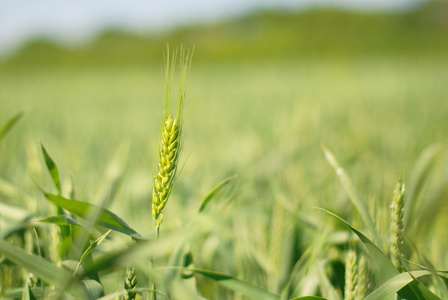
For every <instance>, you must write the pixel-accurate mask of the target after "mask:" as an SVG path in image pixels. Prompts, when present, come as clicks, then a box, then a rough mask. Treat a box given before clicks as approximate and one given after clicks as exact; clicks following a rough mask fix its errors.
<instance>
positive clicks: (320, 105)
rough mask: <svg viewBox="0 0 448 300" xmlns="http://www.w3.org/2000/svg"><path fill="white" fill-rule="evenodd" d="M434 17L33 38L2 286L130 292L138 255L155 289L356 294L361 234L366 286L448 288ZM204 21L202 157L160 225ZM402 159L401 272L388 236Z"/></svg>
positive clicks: (22, 91) (13, 85) (12, 169)
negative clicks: (165, 119)
mask: <svg viewBox="0 0 448 300" xmlns="http://www.w3.org/2000/svg"><path fill="white" fill-rule="evenodd" d="M430 14H431V13H430V12H428V11H426V12H425V11H419V12H417V11H414V12H408V13H403V14H400V15H398V17H397V15H396V14H392V13H391V14H383V13H377V14H372V15H370V16H360V15H358V14H356V13H346V12H333V11H308V12H305V13H303V14H301V15H295V14H287V15H281V14H277V13H267V12H260V13H257V14H254V15H253V16H250V17H247V18H241V19H235V20H232V21H231V22H230V21H229V22H228V23H225V24H217V25H209V26H207V27H197V28H187V29H184V30H181V31H180V32H179V33H178V35H176V34H173V36H175V37H174V38H173V39H171V38H172V37H173V36H171V37H167V36H164V37H163V38H160V40H162V39H163V40H164V41H163V42H162V41H157V39H159V38H157V37H155V38H154V39H153V40H152V41H147V40H145V39H139V38H132V37H128V36H126V35H118V36H117V35H113V34H108V35H105V36H104V37H102V38H101V39H100V40H99V41H98V42H97V43H96V44H94V45H92V47H91V48H87V49H85V50H83V51H79V52H70V51H65V50H60V49H56V48H54V49H48V46H46V45H34V46H30V48H27V49H25V50H24V52H23V53H21V54H19V55H18V56H17V57H16V58H14V59H13V60H11V61H10V62H7V63H5V64H3V65H2V68H1V69H0V81H1V82H2V89H0V98H1V99H2V104H1V106H2V114H5V115H7V114H10V115H13V114H14V113H15V112H16V111H17V110H18V109H23V107H27V108H29V107H31V109H27V111H29V112H28V114H27V119H26V120H24V122H25V123H23V126H18V127H16V128H15V129H17V131H16V132H14V133H15V134H14V135H12V134H11V135H8V138H7V140H8V143H3V142H2V143H1V144H0V152H1V154H2V155H1V156H0V237H1V239H2V241H0V253H1V256H0V263H1V264H0V284H1V285H0V287H1V290H0V291H1V293H0V294H1V297H6V298H8V297H10V298H21V297H22V296H24V297H28V298H30V299H31V297H32V295H34V296H35V297H36V298H37V299H42V298H48V297H56V298H57V297H59V296H61V293H64V296H65V297H67V298H69V297H70V296H69V295H70V294H72V295H75V297H76V298H91V299H95V298H99V297H102V299H114V298H115V297H121V296H124V295H126V291H124V289H123V288H124V286H125V285H124V283H125V279H126V277H125V274H126V269H128V268H129V267H134V269H133V271H134V272H132V273H133V274H132V278H131V279H132V280H131V281H130V282H132V283H137V286H132V285H129V286H132V287H133V289H132V292H133V293H134V292H135V293H136V294H135V295H137V296H136V297H140V296H141V297H142V298H143V299H148V298H149V295H150V294H154V295H157V299H159V298H161V299H164V298H167V299H173V298H174V299H175V298H176V297H177V298H178V299H250V298H253V299H282V300H284V299H285V300H287V299H298V300H299V299H300V300H301V299H303V300H307V299H310V300H311V299H329V300H342V299H344V287H345V286H344V278H345V276H344V275H345V273H346V270H345V267H344V264H345V261H346V257H347V253H348V250H349V249H350V250H353V251H355V252H356V253H357V255H358V257H363V258H364V260H363V265H364V267H361V261H360V260H358V262H359V264H358V265H357V266H356V269H357V271H358V275H359V276H360V277H361V275H360V273H361V269H362V270H363V272H364V273H363V275H362V277H363V278H368V279H369V282H368V284H367V283H366V284H365V286H363V287H362V288H363V291H362V293H364V294H365V295H366V297H367V299H385V298H388V297H393V296H395V294H397V293H398V294H399V295H400V296H402V297H403V298H407V299H439V298H440V299H445V298H447V297H448V293H447V282H448V280H447V279H446V273H443V272H438V271H436V270H446V269H448V266H447V265H446V263H447V253H446V249H447V247H448V242H447V240H446V228H448V223H447V220H446V218H445V217H444V216H446V212H447V211H448V207H447V206H446V197H447V195H448V180H447V178H448V176H446V175H447V174H448V155H447V150H446V132H448V123H447V122H446V115H447V113H448V106H447V102H446V94H447V89H446V80H445V78H447V77H448V73H447V71H446V70H448V68H447V66H448V61H447V59H446V57H444V56H439V55H438V54H437V53H439V52H440V53H442V52H443V51H445V49H446V48H445V47H446V46H445V44H446V40H445V39H446V37H440V30H441V29H440V28H441V27H440V26H443V25H440V24H438V23H437V24H435V23H431V22H432V21H431V22H429V21H428V20H432V19H428V18H429V17H428V16H429V15H430ZM411 17H412V18H414V17H416V18H415V19H412V18H411ZM341 20H343V21H341ZM428 22H429V23H428ZM232 24H236V25H234V27H232ZM405 24H406V26H405ZM246 25H248V26H246ZM348 25H350V26H348ZM408 25H409V26H410V27H408ZM411 25H412V26H411ZM251 26H252V27H251ZM257 26H259V27H257ZM241 28H245V30H246V31H240V30H239V29H241ZM328 28H331V30H329V31H328V32H329V33H330V35H327V34H328V33H325V32H326V31H327V30H326V29H328ZM417 28H419V30H417ZM399 29H400V30H399ZM251 30H252V31H251ZM400 32H401V33H402V35H400V34H399V33H400ZM217 33H219V34H217ZM244 34H246V36H242V35H244ZM332 34H333V36H332ZM186 36H190V38H191V41H195V43H196V49H197V50H196V58H197V64H195V68H194V72H193V74H192V78H191V88H190V90H189V91H190V94H189V100H188V105H186V107H185V112H184V113H185V119H184V122H185V124H184V129H185V136H184V141H183V142H184V144H183V145H184V146H183V149H184V154H186V155H184V158H183V160H184V161H182V160H181V161H180V162H179V173H178V175H179V177H176V180H177V183H176V186H175V187H174V188H173V189H172V194H171V196H170V197H172V199H173V201H171V202H170V205H168V206H167V207H165V209H166V212H167V213H168V212H169V215H170V217H169V218H167V219H166V220H165V221H164V222H165V223H164V234H163V235H162V236H161V237H160V238H159V239H158V240H157V239H156V237H155V235H154V233H153V230H152V228H151V223H152V220H151V207H150V206H151V193H152V181H153V180H152V178H153V173H152V164H153V157H155V156H156V155H157V151H158V150H159V149H158V147H157V144H156V143H157V140H158V136H157V135H158V134H159V132H158V130H157V128H159V125H160V124H159V120H160V115H161V114H160V101H159V100H160V98H161V97H160V92H161V88H160V86H162V84H161V81H162V79H161V78H160V66H159V65H160V64H159V61H160V57H161V55H160V52H161V50H162V49H164V48H165V38H169V39H170V40H172V41H173V40H175V39H177V38H178V39H179V40H180V39H185V40H186V41H187V42H188V41H189V40H188V39H187V38H185V37H186ZM210 36H217V37H219V38H217V39H215V40H210V39H209V38H208V37H210ZM253 36H255V38H253V39H251V37H253ZM292 36H294V38H291V37H292ZM200 37H204V38H203V39H199V38H200ZM362 37H365V38H362ZM374 37H377V38H376V40H375V39H374ZM121 40H126V41H127V43H121V42H120V41H121ZM196 41H199V42H196ZM273 41H277V42H276V43H274V42H273ZM162 44H163V45H162ZM386 44H387V45H386ZM416 44H419V45H421V46H419V47H414V46H415V45H416ZM115 46H116V47H115ZM139 47H141V48H139ZM159 47H160V49H159ZM137 48H138V49H137ZM142 49H144V51H145V52H143V50H142ZM242 49H244V51H242ZM31 50H32V51H31ZM440 53H439V54H440ZM443 53H444V52H443ZM134 54H135V55H134ZM118 57H120V59H118ZM41 58H42V60H40V61H39V59H41ZM50 58H51V59H50ZM115 59H116V60H115ZM152 59H154V60H156V61H157V65H156V67H154V65H152V63H151V61H152ZM55 61H57V64H56V63H54V62H55ZM218 61H219V62H218ZM211 62H213V63H211ZM123 66H126V67H125V68H124V67H123ZM24 87H26V88H24ZM164 92H165V91H162V93H164ZM0 117H3V115H2V116H0ZM5 119H7V118H5ZM16 119H17V120H18V118H16ZM8 124H13V123H11V122H10V123H8ZM8 126H9V127H8ZM8 126H6V127H4V128H12V125H8ZM24 128H25V129H26V130H24ZM3 132H7V131H3ZM38 140H43V141H45V145H46V146H47V149H52V151H51V153H52V156H53V155H54V156H53V157H56V155H57V157H58V159H57V163H58V164H57V165H56V162H55V161H54V160H53V159H52V158H51V156H50V155H49V153H48V152H47V151H46V149H45V148H44V147H43V146H42V145H39V143H38V142H36V141H38ZM123 140H124V143H123ZM128 140H129V141H130V143H128V142H127V141H128ZM5 141H6V140H5ZM321 143H324V144H325V145H328V147H329V148H331V150H332V152H330V151H329V150H327V149H324V155H322V151H320V150H319V145H320V144H321ZM434 143H438V144H437V145H436V146H431V145H433V144H434ZM119 145H125V146H126V147H123V148H122V147H120V146H119ZM41 152H42V153H43V156H42V155H41V154H40V153H41ZM128 152H129V154H130V155H129V159H127V155H126V154H127V153H128ZM114 153H116V155H114ZM333 153H334V154H333ZM109 156H113V157H114V158H113V159H112V161H111V162H110V163H106V159H105V158H106V157H109ZM335 157H338V159H337V160H336V159H335ZM125 158H126V159H125ZM325 158H327V160H328V162H330V165H328V163H327V162H326V161H325ZM414 162H415V164H414ZM59 171H61V173H60V172H59ZM335 172H336V175H335V174H334V173H335ZM30 174H31V175H32V176H30ZM48 174H50V176H48ZM65 174H68V176H65ZM232 174H239V177H238V180H233V178H234V177H228V176H230V175H232ZM400 175H402V178H403V182H405V183H406V187H407V194H406V201H405V203H404V206H405V207H404V215H403V218H404V220H405V221H404V222H405V227H404V230H405V247H404V249H403V251H402V256H403V261H402V263H403V266H404V268H405V269H404V270H403V272H402V273H400V271H399V270H397V269H396V268H395V267H394V265H393V264H392V262H391V253H389V252H388V249H390V236H389V235H390V233H389V228H390V222H391V218H390V209H389V206H390V200H391V192H392V190H393V187H394V183H395V182H396V179H397V178H398V177H399V176H400ZM31 178H32V179H31ZM68 178H69V179H68ZM222 178H227V179H226V180H224V181H223V182H221V184H219V185H218V186H216V183H217V182H220V181H221V180H222ZM36 182H38V183H39V186H42V187H37V186H36V184H35V183H36ZM55 186H56V190H57V194H53V193H50V192H48V191H51V190H52V189H53V190H54V187H55ZM215 186H216V187H215ZM213 187H215V188H213ZM42 190H44V193H42ZM74 190H76V194H77V196H76V197H74ZM210 191H211V192H210ZM67 195H70V196H67ZM115 198H116V201H114V202H113V203H112V199H115ZM75 199H89V202H83V201H79V200H75ZM56 206H58V207H60V210H59V212H58V211H57V209H56ZM198 207H199V212H200V213H198ZM313 207H325V208H326V209H327V210H328V211H333V212H334V214H335V215H337V216H340V219H341V220H342V221H344V222H345V223H344V222H340V220H338V219H337V218H331V217H329V216H328V215H327V214H322V213H321V212H319V211H316V210H315V209H313ZM124 220H126V222H125V221H124ZM128 224H129V225H128ZM60 226H61V227H60ZM63 226H64V227H63ZM62 228H66V229H69V230H68V231H66V232H65V234H67V236H66V237H68V241H69V242H70V243H71V244H70V245H65V242H64V239H63V232H62V231H61V229H62ZM104 228H106V229H107V230H112V231H111V232H109V231H108V233H106V234H105V231H106V230H105V229H104ZM137 231H138V233H137ZM120 233H123V234H120ZM106 235H107V238H105V236H106ZM64 249H66V250H64ZM150 258H153V261H152V262H151V263H150V260H151V259H150ZM410 262H412V263H410ZM61 265H62V266H63V267H61ZM77 266H79V269H78V270H77V272H75V273H76V275H74V274H73V271H74V270H75V269H76V267H77ZM67 269H69V271H67ZM353 269H355V268H353ZM134 275H135V277H134ZM32 276H34V278H38V280H37V282H36V287H34V286H30V285H28V281H27V280H28V278H31V277H32ZM360 277H358V278H357V282H359V280H360V279H359V278H360ZM134 279H135V280H134ZM341 279H342V280H341ZM150 281H152V282H154V284H155V285H154V286H153V285H151V283H150Z"/></svg>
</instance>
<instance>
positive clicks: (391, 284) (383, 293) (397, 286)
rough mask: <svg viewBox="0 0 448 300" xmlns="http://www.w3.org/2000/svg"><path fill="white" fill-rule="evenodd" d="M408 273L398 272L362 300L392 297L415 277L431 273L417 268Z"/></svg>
mask: <svg viewBox="0 0 448 300" xmlns="http://www.w3.org/2000/svg"><path fill="white" fill-rule="evenodd" d="M410 273H411V274H412V276H411V275H410V274H409V273H407V272H406V273H401V274H398V275H396V276H394V277H392V278H391V279H389V280H388V281H386V282H385V283H384V284H383V285H381V286H380V287H378V288H377V289H376V290H374V291H373V292H372V293H371V294H370V295H368V296H367V297H366V298H365V299H364V300H382V299H392V297H393V296H394V295H395V294H396V293H397V292H398V291H399V290H401V289H402V288H403V287H405V286H406V285H408V284H409V283H411V282H413V281H414V279H415V278H419V277H422V276H426V275H433V273H431V272H430V271H425V270H419V271H411V272H410Z"/></svg>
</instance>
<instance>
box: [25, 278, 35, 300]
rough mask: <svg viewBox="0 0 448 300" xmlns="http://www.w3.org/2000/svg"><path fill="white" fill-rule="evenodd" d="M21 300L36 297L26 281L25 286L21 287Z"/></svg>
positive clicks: (31, 299) (29, 299)
mask: <svg viewBox="0 0 448 300" xmlns="http://www.w3.org/2000/svg"><path fill="white" fill-rule="evenodd" d="M22 300H36V297H35V296H34V294H33V292H32V291H31V289H30V285H29V283H28V281H27V282H26V283H25V287H24V288H23V293H22Z"/></svg>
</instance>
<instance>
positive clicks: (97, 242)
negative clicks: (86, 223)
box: [73, 230, 111, 274]
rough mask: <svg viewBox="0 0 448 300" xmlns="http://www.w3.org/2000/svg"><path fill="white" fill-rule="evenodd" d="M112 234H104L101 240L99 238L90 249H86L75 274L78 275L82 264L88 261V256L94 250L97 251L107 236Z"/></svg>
mask: <svg viewBox="0 0 448 300" xmlns="http://www.w3.org/2000/svg"><path fill="white" fill-rule="evenodd" d="M110 232H111V230H109V231H107V232H106V233H105V234H103V235H102V236H100V237H99V238H97V239H96V240H95V241H94V242H93V243H92V244H91V245H90V246H89V248H87V249H86V251H84V253H83V254H82V256H81V259H80V260H79V263H78V265H77V266H76V269H75V271H74V272H73V274H76V273H78V269H79V267H80V266H81V264H82V263H83V262H84V260H85V259H86V257H87V256H88V255H90V253H92V251H93V250H95V248H96V247H98V246H99V245H100V244H101V242H102V241H103V240H104V239H105V238H106V237H107V235H108V234H109V233H110Z"/></svg>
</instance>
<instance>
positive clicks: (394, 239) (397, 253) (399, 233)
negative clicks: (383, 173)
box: [390, 180, 405, 272]
mask: <svg viewBox="0 0 448 300" xmlns="http://www.w3.org/2000/svg"><path fill="white" fill-rule="evenodd" d="M404 192H405V186H404V184H403V183H401V180H400V181H399V182H398V183H397V186H396V187H395V190H394V197H393V200H392V205H391V208H392V222H391V233H392V236H391V245H390V253H391V254H390V255H391V260H392V263H393V265H394V266H395V267H396V268H397V269H398V270H399V271H400V272H401V271H404V268H403V265H402V263H401V256H402V253H403V246H404V236H403V235H404V233H403V211H404Z"/></svg>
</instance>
